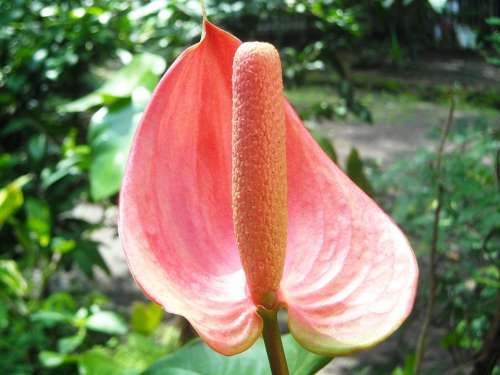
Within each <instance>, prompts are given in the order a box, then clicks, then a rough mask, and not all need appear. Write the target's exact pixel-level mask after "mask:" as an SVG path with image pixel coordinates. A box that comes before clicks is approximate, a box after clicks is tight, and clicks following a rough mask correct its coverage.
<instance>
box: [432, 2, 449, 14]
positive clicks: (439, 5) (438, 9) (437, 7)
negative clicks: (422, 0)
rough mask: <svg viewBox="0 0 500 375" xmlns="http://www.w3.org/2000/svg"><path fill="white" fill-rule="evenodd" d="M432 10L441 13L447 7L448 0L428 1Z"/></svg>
mask: <svg viewBox="0 0 500 375" xmlns="http://www.w3.org/2000/svg"><path fill="white" fill-rule="evenodd" d="M428 1H429V4H430V5H431V7H432V9H434V10H435V11H436V12H437V13H441V12H442V11H443V9H444V7H445V5H446V1H447V0H428Z"/></svg>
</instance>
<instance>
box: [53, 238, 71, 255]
mask: <svg viewBox="0 0 500 375" xmlns="http://www.w3.org/2000/svg"><path fill="white" fill-rule="evenodd" d="M75 247H76V241H75V240H67V239H65V238H63V237H54V238H53V239H52V243H51V250H52V251H53V252H54V253H60V254H65V253H69V252H70V251H72V250H73V249H74V248H75Z"/></svg>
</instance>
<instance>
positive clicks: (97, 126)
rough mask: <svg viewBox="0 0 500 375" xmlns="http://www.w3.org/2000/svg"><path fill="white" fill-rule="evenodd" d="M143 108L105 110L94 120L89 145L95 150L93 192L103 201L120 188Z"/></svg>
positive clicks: (97, 114)
mask: <svg viewBox="0 0 500 375" xmlns="http://www.w3.org/2000/svg"><path fill="white" fill-rule="evenodd" d="M142 110H143V108H138V107H137V106H134V105H133V104H129V105H126V106H121V107H120V108H117V109H115V108H113V109H109V108H101V109H100V110H99V111H97V112H96V113H95V114H94V116H92V119H91V121H90V129H89V143H90V146H91V149H92V161H91V166H90V192H91V195H92V198H93V199H94V200H96V201H97V200H101V199H105V198H107V197H110V196H111V195H113V194H115V193H117V192H118V190H119V189H120V184H121V180H122V177H123V171H124V169H125V163H126V161H127V156H128V151H129V148H130V144H131V143H132V137H133V134H134V131H135V129H136V127H137V124H138V122H139V119H140V117H141V114H142Z"/></svg>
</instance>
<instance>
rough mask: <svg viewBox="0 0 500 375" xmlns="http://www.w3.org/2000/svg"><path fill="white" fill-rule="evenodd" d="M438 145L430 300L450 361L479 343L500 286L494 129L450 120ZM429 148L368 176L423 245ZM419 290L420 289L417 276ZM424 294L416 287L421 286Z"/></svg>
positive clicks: (431, 197) (431, 194) (422, 249)
mask: <svg viewBox="0 0 500 375" xmlns="http://www.w3.org/2000/svg"><path fill="white" fill-rule="evenodd" d="M453 129H454V130H452V133H451V134H450V141H449V144H450V146H449V147H447V149H446V151H445V157H444V159H443V165H442V167H443V170H442V172H441V183H442V184H443V185H444V187H445V192H444V204H443V208H442V211H441V215H442V216H441V220H440V224H439V243H438V251H439V260H438V280H439V282H438V283H439V284H438V290H437V293H438V294H437V301H438V303H437V307H436V311H435V314H434V316H435V322H434V324H436V325H438V326H440V327H445V328H446V332H447V333H446V334H445V335H444V336H443V337H442V339H441V346H442V347H443V348H444V349H446V350H447V351H449V352H450V355H451V356H452V358H453V360H454V361H456V363H457V364H458V363H464V362H466V361H467V360H468V359H469V358H471V356H472V355H473V354H474V353H475V352H477V351H479V350H480V349H481V345H482V342H483V339H484V337H485V336H486V334H487V332H488V330H489V329H490V327H491V322H492V320H493V317H494V314H495V311H496V309H498V306H497V304H498V295H499V293H500V265H499V263H498V259H500V212H499V210H498V208H499V207H500V194H499V190H500V180H499V178H500V175H499V170H500V169H499V168H500V166H499V162H500V157H499V156H500V142H499V141H498V139H499V134H500V128H499V127H498V126H497V125H493V126H488V125H487V124H485V123H482V122H481V121H479V122H477V123H472V124H471V123H470V122H469V121H467V120H465V119H462V120H457V121H456V125H454V128H453ZM434 161H435V152H434V151H431V150H424V151H421V152H419V153H418V154H417V155H415V156H414V157H413V158H412V159H411V160H409V159H403V160H401V161H400V162H398V163H396V164H395V165H394V166H393V167H391V168H390V170H389V171H388V172H386V173H384V174H383V175H379V176H377V174H376V173H375V174H374V175H373V178H372V182H373V183H374V185H375V188H376V189H377V191H380V192H385V205H386V207H387V208H388V209H389V212H391V213H392V216H393V217H394V219H395V220H396V221H397V222H398V223H399V224H400V225H401V226H402V227H403V228H405V230H406V231H407V232H408V233H409V234H410V235H411V237H412V238H413V239H414V243H415V244H417V247H416V249H415V250H416V251H417V255H424V254H426V253H427V252H428V251H429V246H430V245H429V244H430V241H431V239H430V236H431V231H430V229H429V228H431V226H432V221H433V215H434V209H435V205H436V203H437V202H436V189H437V184H438V179H437V177H436V176H435V172H434V169H433V168H432V163H433V162H434ZM419 289H420V291H421V292H422V291H425V290H426V289H427V285H426V277H425V275H424V277H422V278H421V284H420V288H419ZM422 293H424V292H422Z"/></svg>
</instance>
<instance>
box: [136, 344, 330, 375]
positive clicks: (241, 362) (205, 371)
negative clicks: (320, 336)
mask: <svg viewBox="0 0 500 375" xmlns="http://www.w3.org/2000/svg"><path fill="white" fill-rule="evenodd" d="M283 345H284V347H285V354H286V357H287V362H288V367H289V370H290V374H294V375H311V374H315V373H316V372H317V371H319V370H320V369H321V368H323V367H324V366H326V365H327V364H328V363H329V362H330V361H331V358H329V357H324V356H320V355H317V354H313V353H310V352H308V351H307V350H305V349H304V348H302V347H301V346H300V345H299V344H297V342H296V341H295V340H294V339H293V337H292V336H291V335H289V334H288V335H285V336H283ZM194 358H196V360H193V359H194ZM181 373H182V374H197V375H233V374H238V375H268V374H271V370H270V368H269V363H268V360H267V354H266V350H265V347H264V342H263V341H262V340H261V339H259V340H258V341H257V342H256V343H255V344H254V345H253V346H252V347H251V348H250V349H248V350H247V351H245V352H243V353H241V354H238V355H235V356H231V357H226V356H223V355H221V354H218V353H216V352H214V351H213V350H211V349H210V348H209V347H208V346H207V345H206V344H204V343H203V342H202V341H201V340H199V339H197V340H193V341H192V342H191V343H189V344H187V345H185V346H184V347H182V348H181V349H179V350H177V351H175V352H174V353H172V354H170V355H168V356H166V357H164V358H163V359H161V360H159V361H158V362H157V363H155V364H154V365H153V366H151V367H150V368H149V369H147V370H146V371H145V372H144V373H143V374H142V375H170V374H181Z"/></svg>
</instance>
